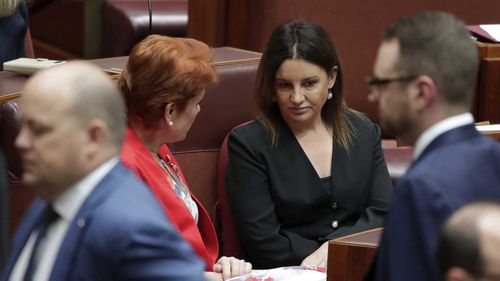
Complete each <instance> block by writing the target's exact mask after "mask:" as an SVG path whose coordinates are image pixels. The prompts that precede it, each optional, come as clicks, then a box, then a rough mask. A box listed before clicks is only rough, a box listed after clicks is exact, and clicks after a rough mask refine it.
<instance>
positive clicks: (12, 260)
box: [2, 199, 47, 280]
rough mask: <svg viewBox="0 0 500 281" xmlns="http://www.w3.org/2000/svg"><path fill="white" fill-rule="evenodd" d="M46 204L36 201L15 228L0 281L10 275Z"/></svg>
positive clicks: (39, 200)
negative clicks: (10, 249)
mask: <svg viewBox="0 0 500 281" xmlns="http://www.w3.org/2000/svg"><path fill="white" fill-rule="evenodd" d="M46 206H47V204H46V203H45V202H44V201H42V200H41V199H36V200H35V201H34V202H33V204H32V205H31V207H30V208H29V210H28V211H27V212H26V215H25V216H24V218H23V220H22V223H21V225H20V226H19V227H18V228H17V230H16V233H15V234H14V238H13V241H12V246H13V248H12V252H11V254H10V257H9V259H8V262H7V264H6V266H5V271H4V273H3V278H2V280H8V278H9V276H10V275H11V274H12V270H13V269H14V265H15V264H16V261H17V259H18V258H19V255H20V254H21V252H22V250H23V249H24V246H25V245H26V243H27V242H28V239H29V237H30V235H31V233H32V232H33V230H34V229H35V227H36V225H37V224H38V221H39V220H40V218H41V216H42V214H43V210H44V209H45V208H46Z"/></svg>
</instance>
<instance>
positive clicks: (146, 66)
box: [118, 35, 217, 128]
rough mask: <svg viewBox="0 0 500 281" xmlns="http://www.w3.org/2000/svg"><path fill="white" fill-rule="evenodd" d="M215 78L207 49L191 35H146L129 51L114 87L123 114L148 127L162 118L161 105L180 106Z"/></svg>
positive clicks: (210, 54) (162, 108)
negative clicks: (123, 106)
mask: <svg viewBox="0 0 500 281" xmlns="http://www.w3.org/2000/svg"><path fill="white" fill-rule="evenodd" d="M216 81H217V76H216V74H215V69H214V66H213V64H212V52H211V49H210V48H209V47H208V46H207V45H206V44H205V43H203V42H200V41H198V40H195V39H191V38H172V37H167V36H160V35H150V36H148V37H147V38H146V39H144V40H143V41H141V42H139V43H138V44H137V45H136V46H135V47H134V48H133V49H132V51H131V52H130V55H129V58H128V62H127V65H126V67H125V69H124V70H123V72H122V74H121V76H120V78H119V79H118V87H119V88H120V91H121V92H122V94H123V96H124V98H125V103H126V105H127V112H128V113H127V116H128V117H129V118H130V117H138V118H140V119H141V120H142V122H143V125H144V127H146V128H151V127H155V126H156V125H157V124H158V121H159V120H161V119H162V118H163V113H164V109H165V105H166V104H168V103H171V102H173V103H175V104H176V106H177V107H179V109H180V110H183V109H184V108H185V106H186V104H187V101H188V100H189V99H191V98H192V97H194V96H195V95H196V94H198V93H200V92H201V91H202V90H204V89H205V88H206V87H207V86H209V85H210V84H213V83H215V82H216Z"/></svg>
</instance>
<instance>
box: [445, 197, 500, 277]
mask: <svg viewBox="0 0 500 281" xmlns="http://www.w3.org/2000/svg"><path fill="white" fill-rule="evenodd" d="M489 216H493V217H499V216H500V203H499V202H498V201H482V202H475V203H471V204H468V205H465V206H464V207H462V208H460V209H459V210H458V211H456V212H455V213H454V214H453V215H452V216H451V217H450V218H449V219H448V220H447V221H446V223H445V224H444V226H443V227H442V229H441V231H440V232H439V235H438V243H437V249H436V260H437V264H438V270H439V274H440V277H441V280H445V277H446V273H447V272H448V270H449V269H450V268H452V267H460V268H462V269H464V270H466V271H467V272H468V273H469V274H471V275H473V276H474V277H476V278H480V277H482V276H483V275H484V274H485V272H484V269H485V268H484V260H483V255H482V253H481V245H480V243H481V229H480V228H481V227H480V224H481V220H482V219H484V218H486V217H489ZM498 220H500V219H498Z"/></svg>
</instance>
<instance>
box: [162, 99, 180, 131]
mask: <svg viewBox="0 0 500 281" xmlns="http://www.w3.org/2000/svg"><path fill="white" fill-rule="evenodd" d="M176 113H177V107H176V105H175V103H173V102H169V103H167V104H166V105H165V108H164V109H163V118H164V120H165V123H166V124H168V125H170V126H172V125H171V124H173V122H174V119H175V115H176Z"/></svg>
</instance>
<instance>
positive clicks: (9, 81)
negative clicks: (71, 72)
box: [0, 47, 261, 104]
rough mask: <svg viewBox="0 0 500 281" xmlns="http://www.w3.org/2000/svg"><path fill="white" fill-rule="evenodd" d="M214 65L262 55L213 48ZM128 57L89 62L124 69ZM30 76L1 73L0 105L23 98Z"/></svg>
mask: <svg viewBox="0 0 500 281" xmlns="http://www.w3.org/2000/svg"><path fill="white" fill-rule="evenodd" d="M213 53H214V65H215V66H216V67H224V66H229V65H233V64H238V63H242V62H258V61H259V60H260V56H261V54H260V53H256V52H252V51H247V50H242V49H237V48H232V47H220V48H213ZM127 58H128V57H126V56H125V57H114V58H104V59H96V60H89V61H88V62H91V63H94V64H96V65H98V66H100V67H102V68H103V69H106V68H118V69H123V67H124V66H125V64H126V63H127ZM110 77H111V79H117V78H118V75H110ZM28 78H29V76H27V75H20V74H15V73H12V72H8V71H0V104H2V103H4V102H6V101H9V100H13V99H16V98H18V97H20V96H21V90H22V88H23V85H24V83H25V82H26V80H28Z"/></svg>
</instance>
